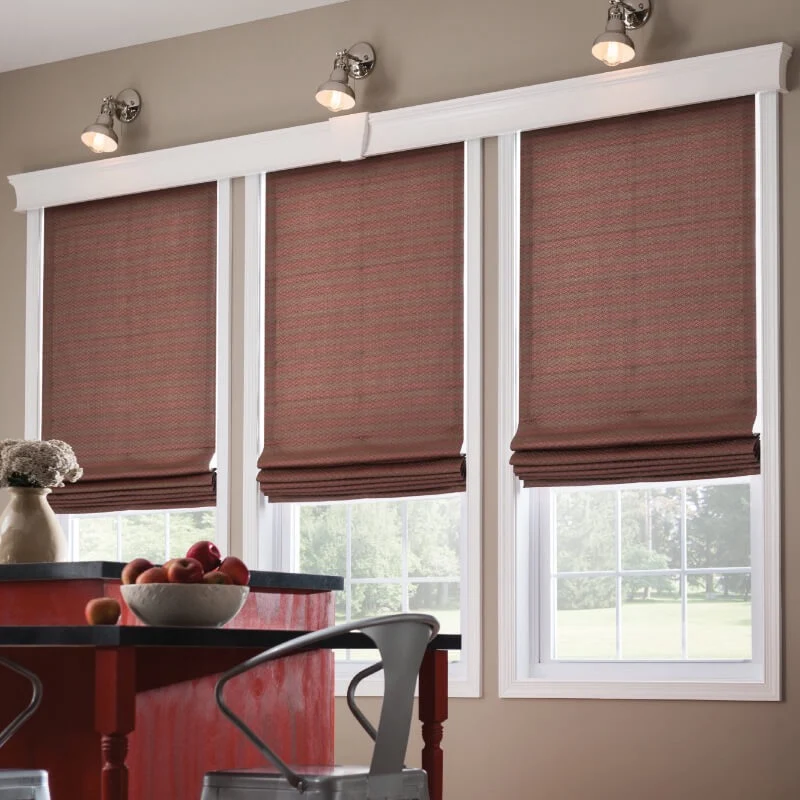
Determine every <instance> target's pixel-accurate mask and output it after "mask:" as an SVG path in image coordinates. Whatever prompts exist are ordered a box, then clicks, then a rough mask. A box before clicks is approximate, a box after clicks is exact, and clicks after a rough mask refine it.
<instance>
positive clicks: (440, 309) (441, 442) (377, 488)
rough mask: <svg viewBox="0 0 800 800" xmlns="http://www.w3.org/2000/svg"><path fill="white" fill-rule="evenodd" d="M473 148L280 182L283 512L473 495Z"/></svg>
mask: <svg viewBox="0 0 800 800" xmlns="http://www.w3.org/2000/svg"><path fill="white" fill-rule="evenodd" d="M463 184H464V148H463V145H448V146H445V147H438V148H430V149H426V150H416V151H411V152H406V153H398V154H393V155H389V156H380V157H375V158H370V159H367V160H365V161H360V162H357V163H349V164H332V165H325V166H319V167H311V168H305V169H298V170H292V171H287V172H283V173H276V174H273V175H270V176H268V179H267V209H266V214H267V221H266V231H267V234H266V247H267V250H266V269H267V285H266V347H265V353H266V359H265V360H266V379H265V439H264V441H265V444H264V451H263V453H262V455H261V458H260V459H259V462H258V466H259V468H260V472H259V475H258V479H259V481H260V483H261V488H262V490H263V492H264V494H266V495H267V496H268V497H269V499H270V500H271V501H275V502H288V501H293V502H294V501H315V500H343V499H352V498H363V497H400V496H409V495H422V494H433V493H444V492H451V491H463V490H464V487H465V478H464V457H463V456H462V455H461V446H462V442H463V430H464V422H463V393H464V387H463V338H464V331H463V271H464V255H463Z"/></svg>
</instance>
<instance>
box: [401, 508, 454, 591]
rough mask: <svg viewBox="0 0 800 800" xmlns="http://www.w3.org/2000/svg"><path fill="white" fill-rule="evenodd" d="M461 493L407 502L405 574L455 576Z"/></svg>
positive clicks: (438, 576) (432, 576)
mask: <svg viewBox="0 0 800 800" xmlns="http://www.w3.org/2000/svg"><path fill="white" fill-rule="evenodd" d="M463 498H464V495H463V494H459V495H453V496H442V497H429V498H423V499H420V500H410V501H409V502H408V574H409V575H416V576H423V577H427V578H434V577H435V578H445V577H448V578H451V577H458V575H459V574H460V569H459V546H460V538H461V510H462V504H463Z"/></svg>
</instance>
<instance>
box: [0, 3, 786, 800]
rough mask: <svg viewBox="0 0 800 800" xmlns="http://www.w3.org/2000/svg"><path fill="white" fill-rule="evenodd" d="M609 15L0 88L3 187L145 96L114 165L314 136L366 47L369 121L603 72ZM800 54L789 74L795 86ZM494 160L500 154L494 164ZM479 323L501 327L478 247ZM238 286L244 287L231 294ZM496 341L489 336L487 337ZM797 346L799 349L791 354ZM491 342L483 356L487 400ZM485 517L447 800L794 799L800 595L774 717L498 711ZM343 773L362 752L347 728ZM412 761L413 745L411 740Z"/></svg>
mask: <svg viewBox="0 0 800 800" xmlns="http://www.w3.org/2000/svg"><path fill="white" fill-rule="evenodd" d="M655 2H656V3H657V6H656V12H655V15H654V19H653V21H652V23H651V24H650V25H648V27H647V29H645V30H644V31H642V32H640V33H639V34H638V35H637V44H638V45H640V53H641V58H640V61H639V62H638V63H647V62H654V61H663V60H669V59H674V58H682V57H686V56H693V55H701V54H705V53H712V52H717V51H721V50H728V49H734V48H738V47H745V46H749V45H756V44H764V43H768V42H774V41H786V42H789V43H790V44H792V45H794V46H795V47H797V46H798V45H800V2H799V1H798V0H759V1H758V2H753V1H752V0H702V1H701V2H697V0H669V2H667V0H655ZM604 13H605V2H604V0H574V2H572V3H569V4H566V3H562V2H558V0H555V2H550V3H544V2H532V0H492V2H485V1H484V0H352V2H349V3H346V4H343V5H337V6H332V7H328V8H325V9H320V10H315V11H310V12H306V13H303V14H297V15H293V16H290V17H282V18H278V19H274V20H267V21H264V22H259V23H253V24H250V25H245V26H239V27H236V28H230V29H226V30H222V31H216V32H211V33H206V34H199V35H195V36H190V37H186V38H183V39H179V40H172V41H169V42H162V43H157V44H152V45H145V46H140V47H135V48H129V49H125V50H120V51H116V52H113V53H107V54H103V55H98V56H90V57H86V58H81V59H76V60H72V61H67V62H63V63H60V64H56V65H50V66H44V67H39V68H33V69H29V70H23V71H19V72H16V73H8V74H5V75H0V174H2V175H8V174H12V173H16V172H21V171H25V170H34V169H41V168H44V167H52V166H59V165H63V164H70V163H74V162H78V161H84V160H87V159H88V158H89V157H90V156H89V154H88V152H87V151H86V150H85V149H84V148H83V146H82V145H81V144H80V143H79V141H78V134H79V132H80V130H81V129H82V128H83V126H84V125H86V124H88V122H89V121H90V120H92V119H93V117H94V115H95V114H96V113H97V107H98V101H99V99H100V98H101V97H102V96H103V95H104V94H106V93H108V92H112V91H114V92H115V91H118V90H119V89H121V88H123V87H124V86H128V85H133V86H135V87H137V88H138V89H139V90H140V91H141V92H142V94H143V96H144V102H145V110H144V112H143V114H142V118H141V121H140V122H139V123H138V124H137V127H136V129H135V132H134V131H133V130H129V131H125V134H126V135H125V138H124V139H123V152H124V153H132V152H138V151H143V150H152V149H156V148H161V147H168V146H172V145H180V144H186V143H189V142H196V141H204V140H208V139H215V138H220V137H227V136H233V135H237V134H243V133H250V132H254V131H260V130H266V129H271V128H280V127H284V126H288V125H295V124H300V123H306V122H313V121H318V120H321V119H324V117H325V114H324V111H323V110H322V109H321V108H320V107H319V106H317V105H316V104H315V102H314V100H313V96H312V95H313V90H314V88H315V86H316V84H317V83H318V82H319V81H321V80H322V79H323V77H324V76H325V75H326V71H327V70H328V69H329V68H330V61H331V56H332V54H333V52H334V51H335V50H336V49H337V48H339V47H341V46H346V45H349V44H351V43H352V42H354V41H356V40H358V39H360V38H364V39H367V40H369V41H371V42H373V43H374V44H375V45H376V47H377V49H378V53H379V59H380V61H379V67H378V70H377V72H376V74H375V76H374V77H373V78H371V79H370V81H368V82H367V84H366V85H363V84H362V85H360V86H359V89H360V91H361V95H360V99H361V103H362V105H361V107H362V108H367V109H369V110H382V109H385V108H392V107H399V106H405V105H412V104H416V103H421V102H426V101H431V100H439V99H445V98H450V97H456V96H461V95H465V94H473V93H477V92H483V91H489V90H495V89H503V88H509V87H514V86H520V85H527V84H533V83H540V82H543V81H550V80H554V79H558V78H565V77H572V76H578V75H585V74H587V73H590V72H594V71H597V70H598V69H599V67H600V65H599V63H598V62H596V61H594V59H592V58H591V56H590V54H589V45H590V42H591V40H592V38H593V37H594V36H595V35H596V34H597V33H598V32H599V30H600V29H601V25H602V24H603V20H604ZM798 75H800V55H798V56H796V57H795V59H794V62H793V63H791V64H790V79H791V82H790V86H791V88H792V89H797V84H798ZM488 150H489V152H490V153H491V152H493V150H492V145H491V144H490V145H489V147H488ZM13 206H14V197H13V192H12V190H11V188H10V187H9V186H5V185H0V278H1V279H0V376H2V379H0V380H1V381H2V382H1V383H0V438H3V437H6V436H14V437H18V436H21V435H22V433H23V336H24V281H25V274H24V273H25V252H24V247H25V224H24V218H23V217H22V216H20V215H15V214H14V213H13V212H12V208H13ZM783 209H784V221H785V223H786V224H785V232H784V236H783V256H784V262H783V263H784V269H783V292H784V295H783V296H784V329H783V342H784V373H783V386H784V437H783V441H784V445H785V450H784V463H785V486H786V489H787V491H786V507H785V513H784V520H785V531H786V535H785V545H784V563H785V565H786V568H785V570H784V573H785V575H787V576H790V578H793V577H794V574H795V573H796V572H798V571H800V544H798V543H797V536H796V535H795V534H797V532H798V527H800V495H798V493H797V492H796V491H794V487H795V486H796V485H797V483H798V481H800V410H798V397H800V361H798V359H797V358H796V356H795V353H794V352H793V350H792V344H793V343H796V342H798V341H800V313H798V306H799V305H800V272H799V271H798V269H797V267H798V261H800V225H799V224H798V221H800V92H797V91H795V92H794V93H792V94H790V95H789V96H788V97H786V98H785V99H784V102H783ZM488 234H489V235H488V237H487V239H488V242H487V259H486V315H487V318H488V319H489V320H490V321H491V320H494V319H496V316H497V288H496V281H495V275H496V259H495V257H494V253H493V252H492V250H491V248H490V247H488V245H489V244H491V241H492V231H491V225H490V230H488ZM237 279H240V276H238V277H237ZM489 330H491V327H490V328H489ZM795 346H796V345H795ZM496 352H497V342H496V339H495V337H494V336H492V335H491V334H490V335H489V336H488V338H487V342H486V372H487V386H488V387H491V386H492V378H493V376H494V375H495V373H496V363H497V357H496ZM486 406H487V409H486V410H487V418H486V426H485V427H486V442H485V444H486V452H487V464H486V467H487V469H486V472H487V474H488V475H489V476H491V475H492V474H493V473H494V471H495V468H496V457H495V455H494V454H495V452H496V441H495V434H494V431H495V430H496V425H495V420H496V416H495V415H496V403H495V398H494V395H493V393H492V392H491V391H488V392H487V395H486ZM486 488H487V491H486V498H485V519H484V592H485V602H484V623H485V634H484V639H485V661H484V687H485V695H484V698H483V699H480V700H455V701H453V702H452V703H451V715H450V722H449V724H448V725H447V727H446V738H445V747H446V764H447V767H446V769H447V774H446V781H447V797H448V798H449V799H450V800H456V799H457V798H458V799H459V800H461V798H464V799H466V800H469V799H470V798H476V799H477V798H495V797H501V796H513V797H523V798H534V797H542V798H545V797H547V798H554V799H556V800H579V799H580V800H582V799H583V798H592V800H603V799H604V798H609V799H610V798H614V799H615V800H628V799H629V798H630V800H638V799H639V798H642V797H646V798H653V799H654V800H661V799H662V798H664V799H665V800H666V798H677V797H681V798H686V799H687V800H690V799H693V798H703V800H707V799H708V798H716V797H719V798H725V800H736V799H737V798H742V800H744V798H748V800H749V799H750V798H753V799H754V800H760V799H761V798H764V799H765V800H771V799H772V798H776V799H777V798H785V799H786V800H790V798H797V797H800V758H798V755H797V743H798V741H800V698H799V697H798V683H799V682H800V588H798V585H797V583H796V582H795V581H794V580H792V579H790V580H788V581H787V585H786V588H785V592H784V597H785V602H784V605H785V640H786V647H785V675H786V680H785V685H786V695H785V696H786V702H783V703H779V704H758V703H753V704H748V703H708V702H706V703H701V702H696V703H690V702H669V703H667V702H619V701H587V700H582V701H559V700H541V701H524V700H523V701H501V700H498V699H497V690H496V686H497V658H496V648H497V624H496V608H497V603H496V588H497V587H496V578H495V574H496V566H497V551H496V546H495V541H496V525H495V511H496V505H495V504H496V497H495V492H494V491H493V489H492V486H491V482H490V481H487V487H486ZM338 710H339V711H340V712H341V713H340V717H341V719H342V722H341V724H340V726H339V729H338V735H337V747H338V754H339V756H340V757H341V758H342V759H361V758H363V757H364V754H365V752H366V749H367V748H366V746H365V742H364V740H363V736H361V735H360V734H358V733H357V732H356V731H355V728H354V726H353V725H352V724H350V723H349V722H348V721H345V720H344V716H345V715H344V713H343V708H340V709H338ZM414 744H415V746H416V742H415V743H414Z"/></svg>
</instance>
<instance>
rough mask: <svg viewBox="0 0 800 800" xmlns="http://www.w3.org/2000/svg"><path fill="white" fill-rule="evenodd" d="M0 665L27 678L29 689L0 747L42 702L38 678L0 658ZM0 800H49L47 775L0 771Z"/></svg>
mask: <svg viewBox="0 0 800 800" xmlns="http://www.w3.org/2000/svg"><path fill="white" fill-rule="evenodd" d="M0 664H3V665H4V666H6V667H8V668H9V669H10V670H13V671H14V672H16V673H18V674H19V675H22V676H23V677H25V678H27V679H28V680H29V681H30V682H31V685H32V686H33V694H32V695H31V701H30V703H28V707H27V708H25V709H24V710H23V711H22V712H21V713H20V714H18V715H17V717H15V718H14V719H13V720H12V721H11V724H10V725H8V726H7V727H6V729H5V730H4V731H3V732H2V733H0V747H2V746H3V745H4V744H5V743H6V742H7V741H8V740H9V739H10V738H11V737H12V736H13V735H14V734H15V733H16V732H17V731H18V730H19V729H20V728H21V727H22V726H23V725H24V724H25V723H26V722H27V721H28V720H29V719H30V718H31V717H32V716H33V715H34V714H35V713H36V709H37V708H39V705H40V703H41V702H42V682H41V681H40V680H39V676H38V675H35V674H34V673H33V672H31V671H30V670H27V669H25V668H24V667H22V666H20V665H19V664H17V663H15V662H14V661H9V660H8V659H7V658H0ZM0 800H50V788H49V785H48V782H47V772H45V770H42V769H0Z"/></svg>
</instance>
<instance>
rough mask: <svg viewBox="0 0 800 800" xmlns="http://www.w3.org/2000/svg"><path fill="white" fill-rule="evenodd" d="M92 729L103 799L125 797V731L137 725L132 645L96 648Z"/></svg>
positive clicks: (126, 796) (126, 779) (126, 747)
mask: <svg viewBox="0 0 800 800" xmlns="http://www.w3.org/2000/svg"><path fill="white" fill-rule="evenodd" d="M94 685H95V728H96V730H97V732H98V733H99V734H100V750H101V756H102V764H103V766H102V771H101V773H100V797H101V799H102V800H128V768H127V767H126V766H125V757H126V755H127V753H128V734H129V733H130V732H131V731H132V730H133V729H134V727H135V725H136V654H135V652H134V649H133V648H132V647H119V648H98V649H97V652H96V655H95V674H94Z"/></svg>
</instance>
